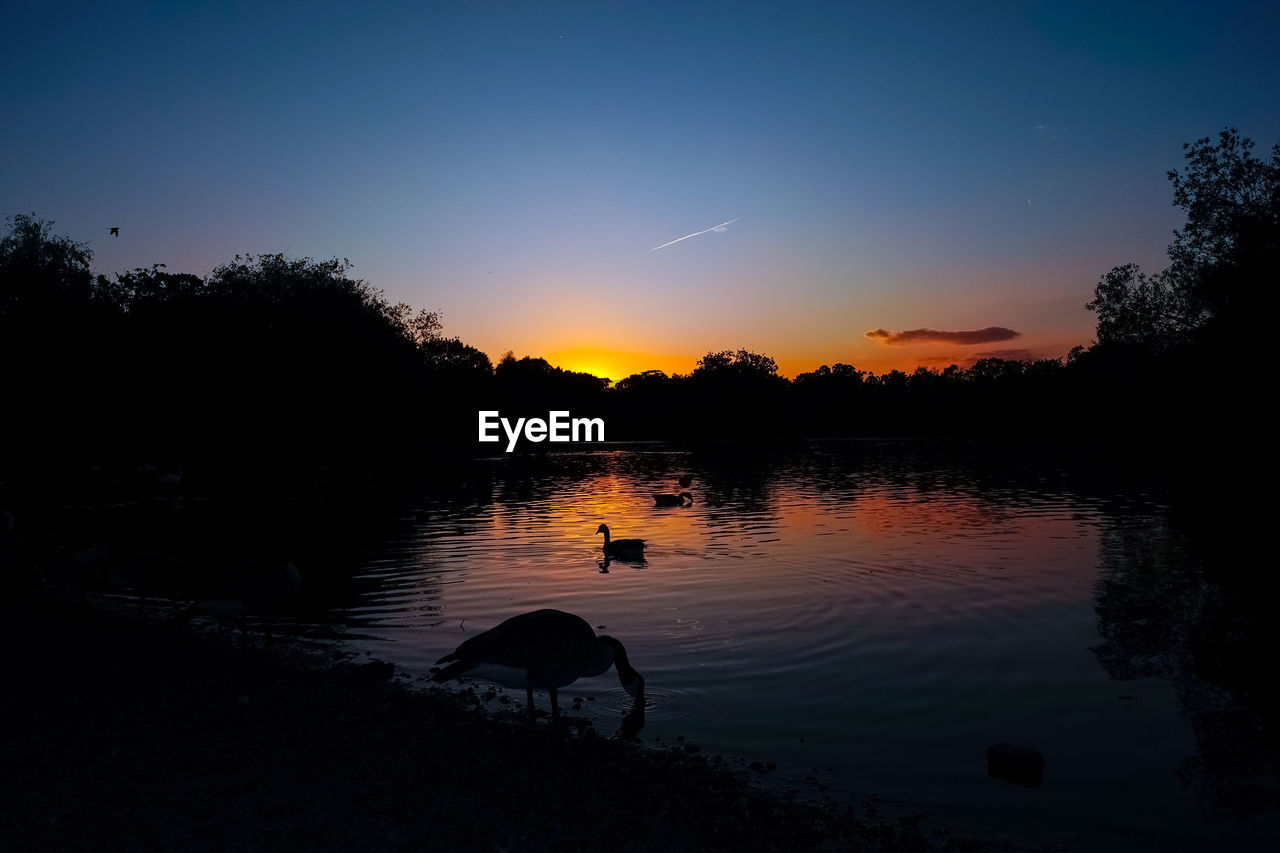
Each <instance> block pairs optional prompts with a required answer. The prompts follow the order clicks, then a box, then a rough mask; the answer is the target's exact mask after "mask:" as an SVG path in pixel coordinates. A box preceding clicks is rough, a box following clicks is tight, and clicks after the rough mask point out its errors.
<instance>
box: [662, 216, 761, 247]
mask: <svg viewBox="0 0 1280 853" xmlns="http://www.w3.org/2000/svg"><path fill="white" fill-rule="evenodd" d="M741 218H742V217H741V216H737V217H734V218H733V219H730V220H729V221H728V222H721V223H720V224H719V225H712V226H711V227H710V228H706V229H704V230H702V231H694V232H693V233H692V234H686V235H684V236H683V237H677V238H676V239H674V240H672V241H671V243H663V244H662V245H661V246H654V247H653V248H652V249H650V250H649V251H650V252H656V251H658V250H659V249H665V248H667V247H668V246H670V245H672V243H679V242H680V241H681V240H688V239H689V238H690V237H697V236H698V235H699V234H706V233H707V232H708V231H723V230H724V227H725V226H726V225H729V224H731V223H734V222H737V221H738V220H739V219H741Z"/></svg>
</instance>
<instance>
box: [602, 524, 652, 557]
mask: <svg viewBox="0 0 1280 853" xmlns="http://www.w3.org/2000/svg"><path fill="white" fill-rule="evenodd" d="M596 533H598V534H599V533H603V534H604V553H605V556H607V557H617V558H618V559H620V560H627V559H637V558H642V557H644V540H643V539H613V540H610V539H609V525H607V524H602V525H600V526H599V527H597V528H596Z"/></svg>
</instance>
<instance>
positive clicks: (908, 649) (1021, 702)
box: [338, 443, 1276, 850]
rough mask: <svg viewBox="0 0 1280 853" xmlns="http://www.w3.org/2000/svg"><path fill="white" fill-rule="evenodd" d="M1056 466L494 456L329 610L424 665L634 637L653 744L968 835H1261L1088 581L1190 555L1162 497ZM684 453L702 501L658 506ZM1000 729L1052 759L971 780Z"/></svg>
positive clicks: (378, 648) (1075, 840)
mask: <svg viewBox="0 0 1280 853" xmlns="http://www.w3.org/2000/svg"><path fill="white" fill-rule="evenodd" d="M1074 467H1075V466H1074V463H1072V462H1069V461H1066V460H1064V459H1060V458H1057V459H1055V458H1052V457H1050V458H1049V459H1048V460H1046V459H1045V458H1043V454H1038V455H1037V459H1036V460H1035V461H1030V462H1029V461H1027V460H1026V459H1025V458H1021V457H1019V456H1018V455H1017V454H1006V453H1001V452H1000V451H999V450H998V449H995V450H993V449H987V450H984V451H976V450H975V449H974V448H973V447H972V446H968V445H941V444H938V445H935V444H928V445H910V444H905V445H904V444H876V443H814V444H811V445H809V446H807V447H804V448H798V449H792V450H787V451H769V452H759V453H744V452H742V451H729V450H726V451H724V452H723V453H715V452H701V453H691V452H686V451H673V450H670V449H668V448H665V447H662V446H643V445H641V446H636V445H630V446H619V447H615V448H612V449H607V450H603V451H601V450H596V451H592V452H583V453H559V454H549V455H546V456H536V457H535V456H501V457H495V458H492V459H489V460H482V461H481V462H480V463H478V464H477V465H475V466H474V467H473V468H470V469H467V470H468V472H469V473H468V474H467V475H466V477H465V478H464V479H463V480H462V481H460V482H458V483H457V484H456V487H455V488H451V489H450V490H449V491H448V492H447V493H436V494H432V495H428V496H425V497H423V498H422V500H421V501H420V502H419V504H418V505H417V506H414V507H411V508H410V509H409V510H408V511H407V512H406V514H405V517H404V518H403V519H402V521H401V522H400V523H399V525H398V528H397V532H396V534H395V535H394V536H393V537H392V539H391V541H389V542H388V543H387V545H386V548H385V549H384V550H383V552H382V553H381V554H380V556H379V557H378V558H377V559H374V560H372V561H370V562H369V563H368V564H367V565H366V566H365V569H364V571H363V572H362V574H361V575H360V577H359V578H358V579H357V584H358V588H359V590H360V593H359V597H358V600H357V601H356V603H355V604H354V605H353V606H351V607H349V608H347V609H345V610H344V611H343V612H342V613H340V614H338V617H339V619H340V621H342V622H343V623H344V624H345V626H346V629H347V630H348V631H350V632H352V633H355V634H358V635H362V636H364V637H366V638H367V639H365V640H363V641H362V643H363V646H364V647H365V648H368V649H370V650H372V651H373V653H374V654H375V655H377V656H379V657H382V658H384V659H387V660H391V661H394V662H396V663H397V664H400V665H401V666H403V667H404V668H406V669H407V670H409V671H410V672H412V673H416V674H425V673H427V672H428V670H429V668H430V667H431V666H432V664H433V663H434V662H435V661H436V659H437V658H439V657H440V656H441V655H443V654H445V653H447V652H449V651H452V650H453V648H454V647H455V646H457V645H458V643H460V642H461V641H462V640H464V639H466V638H467V637H469V636H473V635H474V634H476V633H478V632H480V631H482V630H485V629H487V628H490V627H492V626H494V625H496V624H497V623H498V622H500V621H502V620H503V619H505V618H507V617H508V616H512V615H514V614H517V613H522V612H525V611H528V610H534V609H537V608H541V607H555V608H559V609H561V610H567V611H570V612H573V613H577V614H579V615H581V616H583V617H584V618H585V619H587V621H588V622H590V623H591V624H592V625H594V626H597V629H598V630H600V631H601V632H608V633H610V634H613V635H614V636H616V637H618V638H619V639H621V640H622V641H623V642H624V643H625V644H626V646H627V650H628V653H629V655H630V657H631V660H632V662H633V664H634V665H635V666H636V667H637V668H638V669H639V670H640V671H641V672H642V673H643V674H644V676H645V679H646V684H647V694H648V695H647V702H648V709H647V714H646V727H645V729H644V730H643V732H642V733H641V737H642V738H643V739H644V740H645V741H646V742H649V743H657V742H659V741H661V742H666V743H673V742H675V740H676V738H677V737H678V736H681V735H683V736H684V737H686V738H689V739H692V740H694V741H696V742H698V743H699V744H700V745H701V746H702V747H703V750H704V752H709V753H723V754H724V755H725V756H726V757H735V758H736V757H745V758H746V759H747V760H754V759H759V760H762V761H773V762H776V764H777V770H776V771H774V772H773V773H771V774H770V775H769V778H771V779H773V780H776V781H780V782H781V783H783V784H793V785H795V786H796V787H798V788H800V790H802V791H805V790H814V788H813V785H814V782H813V781H808V782H806V781H805V780H806V777H812V778H813V779H816V780H817V781H818V782H820V783H822V784H823V785H825V786H826V788H827V790H828V791H834V792H836V793H839V794H849V795H852V796H855V797H861V796H863V794H865V793H874V794H876V795H878V796H879V797H880V798H882V799H883V800H884V801H888V802H891V803H896V804H900V805H901V806H903V807H906V808H910V809H926V810H929V811H931V812H933V813H935V814H936V815H938V816H939V817H940V818H942V819H944V820H946V821H947V822H949V823H951V824H952V825H953V826H954V827H955V828H956V829H958V830H963V831H970V832H973V833H983V832H985V833H988V834H992V833H996V834H998V833H1002V832H1009V833H1012V834H1015V835H1017V836H1020V837H1022V838H1024V839H1026V840H1035V841H1039V842H1042V843H1059V844H1066V845H1069V846H1071V847H1073V848H1078V849H1127V850H1133V849H1196V848H1198V847H1212V846H1213V845H1214V844H1215V843H1223V842H1225V843H1231V844H1232V845H1233V846H1236V847H1237V848H1240V847H1251V846H1255V845H1257V846H1261V844H1260V842H1259V839H1260V838H1262V837H1264V836H1265V833H1266V832H1269V831H1274V828H1275V826H1276V823H1275V821H1274V820H1269V819H1261V820H1260V819H1254V820H1251V821H1248V822H1243V823H1241V822H1232V821H1228V822H1210V821H1209V820H1207V819H1206V816H1205V809H1204V807H1203V803H1201V802H1199V801H1198V800H1197V797H1196V796H1195V795H1194V793H1193V791H1192V789H1191V788H1189V787H1187V786H1186V785H1184V783H1183V781H1182V780H1181V779H1180V776H1179V773H1180V770H1181V768H1182V766H1183V764H1184V762H1185V761H1186V759H1187V758H1188V757H1189V756H1191V755H1193V754H1194V753H1195V752H1196V749H1197V744H1196V740H1195V737H1194V735H1193V731H1192V727H1191V725H1190V723H1189V720H1188V718H1187V716H1186V714H1185V713H1184V711H1183V708H1182V706H1181V704H1180V702H1179V699H1178V693H1177V690H1176V688H1175V684H1176V679H1174V678H1168V677H1166V678H1137V679H1133V680H1125V681H1119V680H1114V679H1113V678H1112V677H1111V676H1110V675H1109V674H1108V672H1107V670H1106V669H1105V668H1104V667H1103V665H1102V664H1101V663H1100V662H1099V656H1098V655H1097V654H1096V653H1095V651H1093V648H1094V647H1097V646H1099V644H1101V643H1102V642H1103V637H1102V636H1101V635H1100V633H1099V632H1100V611H1099V610H1098V609H1096V599H1097V596H1098V595H1099V593H1100V592H1101V591H1104V590H1106V589H1108V586H1107V585H1108V584H1120V585H1121V586H1123V583H1124V579H1125V578H1126V577H1127V569H1128V568H1129V564H1130V563H1132V562H1133V561H1135V560H1139V559H1142V560H1148V561H1149V559H1150V555H1151V554H1152V553H1155V554H1157V555H1158V559H1159V560H1160V561H1163V562H1162V564H1161V565H1162V568H1161V570H1162V571H1167V572H1172V573H1174V574H1177V573H1179V572H1182V571H1183V570H1185V569H1186V568H1187V567H1186V566H1181V565H1178V563H1179V561H1183V562H1189V561H1190V559H1191V558H1190V557H1189V556H1187V554H1186V553H1185V551H1184V550H1183V549H1181V547H1180V546H1179V545H1178V543H1177V541H1176V538H1175V537H1173V536H1172V534H1170V532H1169V531H1168V530H1167V529H1166V528H1165V526H1164V523H1163V521H1162V520H1161V519H1162V518H1163V513H1162V509H1163V508H1162V506H1161V504H1160V496H1159V494H1158V493H1157V492H1154V491H1148V490H1146V489H1144V488H1143V487H1141V486H1132V485H1130V486H1125V487H1123V488H1114V487H1111V486H1101V487H1100V486H1098V485H1097V484H1096V483H1092V482H1085V483H1082V482H1081V478H1080V477H1079V476H1078V472H1076V471H1075V470H1073V469H1074ZM685 473H688V474H692V475H693V477H694V483H693V486H692V487H690V489H689V491H691V492H692V493H693V494H694V503H693V505H692V506H690V507H683V508H666V509H659V508H655V506H654V503H653V500H652V497H651V496H652V495H653V494H654V493H655V492H678V491H680V490H681V489H680V488H679V487H678V486H677V484H676V478H677V477H678V476H679V475H681V474H685ZM601 522H605V523H607V524H608V525H609V526H610V528H611V530H612V531H613V534H614V536H615V537H619V538H621V537H641V538H644V539H646V540H647V541H648V547H647V550H646V558H645V561H644V562H643V563H625V562H619V561H613V562H612V563H610V564H608V565H607V566H606V565H604V564H603V562H602V555H601V550H600V545H601V540H602V537H600V536H595V535H593V534H594V532H595V530H596V527H597V525H599V524H600V523H601ZM1135 543H1136V544H1135ZM1166 563H1167V564H1168V565H1165V564H1166ZM509 695H510V696H511V699H512V700H513V701H512V702H511V707H512V708H515V709H522V708H523V702H524V695H523V691H509ZM574 696H581V697H587V696H593V697H595V701H594V702H589V703H587V704H586V705H585V706H584V707H585V708H586V709H587V711H586V712H589V713H590V714H591V715H593V718H594V720H595V725H596V726H597V728H599V729H600V730H601V731H603V732H606V733H608V732H612V731H614V730H615V729H616V727H617V723H618V721H619V719H620V717H621V714H622V713H623V712H624V711H625V709H626V708H627V707H628V703H629V701H630V699H629V697H628V696H627V695H626V694H625V692H624V691H623V690H622V689H621V687H620V686H619V684H618V681H617V678H616V676H615V675H614V674H613V673H612V671H610V673H609V674H607V675H605V676H601V677H599V678H593V679H584V680H582V681H579V682H578V683H576V684H574V685H573V686H571V687H569V688H568V689H566V690H564V691H562V693H561V703H562V706H564V707H566V708H567V707H568V706H569V704H570V703H571V701H572V699H573V697H574ZM537 701H538V702H539V707H540V708H542V709H544V710H545V709H546V707H547V704H546V703H547V698H546V695H545V694H544V693H539V694H538V695H537ZM495 707H499V706H496V705H495ZM997 741H1008V742H1011V743H1015V744H1021V745H1025V746H1029V747H1032V748H1035V749H1037V750H1039V751H1041V752H1042V753H1044V755H1045V756H1046V760H1047V769H1046V773H1045V777H1044V784H1043V787H1042V788H1041V789H1039V790H1031V789H1026V788H1021V787H1017V786H1015V785H1011V784H1009V783H1006V782H1001V781H997V780H992V779H988V778H987V776H986V749H987V747H988V746H989V745H990V744H992V743H995V742H997Z"/></svg>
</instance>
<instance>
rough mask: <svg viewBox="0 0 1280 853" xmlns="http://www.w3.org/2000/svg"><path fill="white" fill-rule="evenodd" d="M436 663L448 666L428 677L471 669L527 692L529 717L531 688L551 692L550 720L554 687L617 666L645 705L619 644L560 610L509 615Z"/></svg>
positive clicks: (555, 715) (554, 712)
mask: <svg viewBox="0 0 1280 853" xmlns="http://www.w3.org/2000/svg"><path fill="white" fill-rule="evenodd" d="M436 663H447V664H448V666H446V667H444V668H443V669H441V670H439V671H438V672H436V673H435V675H434V676H433V678H434V680H435V681H438V682H444V681H449V680H451V679H454V678H457V677H459V676H461V675H466V674H474V675H476V676H479V677H481V678H486V679H490V680H493V681H496V682H498V683H499V684H504V685H506V686H507V687H523V688H524V689H525V691H526V692H527V695H528V699H529V704H528V709H529V717H530V719H532V718H533V716H534V710H533V689H534V688H535V687H537V688H540V689H544V690H546V691H548V692H549V693H550V694H551V720H552V722H555V721H557V720H559V719H560V708H559V706H558V705H557V704H556V692H557V691H558V690H559V689H560V688H561V687H567V686H568V685H570V684H572V683H573V682H575V681H577V680H578V679H579V678H589V677H591V676H593V675H601V674H602V673H604V672H606V671H607V670H608V669H609V667H611V666H612V667H616V668H617V670H618V680H619V681H620V682H621V683H622V687H623V688H624V689H625V690H626V691H627V693H629V694H631V696H632V697H634V698H635V700H636V702H637V703H638V704H639V706H641V707H642V706H643V704H644V677H643V676H642V675H640V673H638V672H636V671H635V669H634V668H633V667H632V666H631V662H630V661H629V660H627V652H626V649H624V648H623V647H622V643H620V642H619V641H618V640H616V639H614V638H613V637H610V636H607V635H603V634H602V635H600V636H596V632H595V631H593V630H592V629H591V626H590V625H588V624H587V621H586V620H585V619H583V618H582V617H580V616H575V615H573V614H572V613H565V612H564V611H563V610H535V611H533V612H531V613H522V614H520V615H519V616H512V617H511V618H510V619H507V620H506V621H505V622H502V623H500V624H498V625H497V626H496V627H493V628H490V629H489V630H488V631H485V632H484V633H483V634H477V635H476V636H474V637H472V638H470V639H469V640H466V641H464V642H463V643H462V645H460V646H458V648H457V649H455V650H454V651H453V652H452V653H450V654H447V655H445V656H444V657H442V658H440V660H438V661H436Z"/></svg>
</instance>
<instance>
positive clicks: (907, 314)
mask: <svg viewBox="0 0 1280 853" xmlns="http://www.w3.org/2000/svg"><path fill="white" fill-rule="evenodd" d="M793 6H794V4H777V3H749V2H739V3H731V4H728V3H726V4H665V3H653V2H649V3H623V2H595V3H552V4H537V3H519V4H517V3H484V2H468V3H462V2H458V3H375V4H367V5H363V6H360V7H357V6H356V5H355V4H325V3H306V4H301V3H299V4H293V3H207V4H198V3H186V4H184V3H129V2H120V3H114V4H109V5H103V4H65V3H41V4H26V5H24V6H23V7H20V8H15V9H11V10H9V11H7V12H6V13H5V19H6V26H5V27H4V28H3V29H2V30H0V72H2V73H0V81H2V82H0V86H3V87H4V91H3V94H4V97H3V99H0V126H3V128H4V133H3V134H0V150H2V153H3V156H2V157H0V214H4V215H11V214H14V213H33V212H34V213H36V214H37V215H39V216H41V217H43V218H46V219H51V220H54V221H55V222H56V225H55V230H56V231H58V232H59V233H63V234H67V235H69V236H71V237H73V238H75V239H77V240H82V241H87V242H89V244H90V245H91V247H92V249H93V250H94V253H95V263H96V265H97V268H98V269H99V271H102V272H108V273H109V272H113V271H124V270H127V269H131V268H133V267H137V266H149V265H150V264H152V263H165V264H167V265H168V267H169V268H170V269H171V270H176V271H182V272H195V273H199V274H204V273H207V272H208V271H209V270H211V269H212V268H213V267H214V266H216V265H217V264H219V263H222V262H225V261H228V260H230V259H231V258H232V257H234V256H235V255H236V254H237V253H241V254H242V253H245V252H252V253H260V252H277V251H281V252H286V253H288V254H291V255H297V256H312V257H316V258H328V257H333V256H337V257H346V258H350V259H351V261H352V262H353V263H354V264H355V268H354V273H355V274H356V275H358V276H360V277H363V278H365V279H366V280H368V281H370V282H371V283H372V284H374V285H375V286H377V287H380V288H382V289H383V290H385V291H386V293H387V295H388V296H389V297H391V298H392V299H394V300H397V301H405V302H409V303H411V304H413V305H415V306H421V307H427V308H432V309H438V310H441V311H443V313H444V320H445V331H446V333H448V334H450V335H457V336H460V337H461V338H462V339H463V340H465V341H467V342H469V343H472V344H473V345H476V346H478V347H480V348H481V349H483V350H485V351H486V352H488V353H490V355H491V356H494V357H497V356H499V355H501V353H502V352H503V351H505V350H508V349H512V350H515V352H516V354H517V355H524V354H530V355H541V356H545V357H548V358H550V359H551V360H552V361H553V362H557V363H561V364H564V366H567V367H573V368H576V369H594V370H596V371H597V372H600V373H605V374H608V375H611V376H612V377H613V378H615V379H616V378H620V377H621V376H623V375H626V373H627V372H631V371H632V370H641V369H645V368H647V367H658V368H662V369H666V370H668V371H671V370H679V371H682V372H683V371H687V370H689V369H691V368H692V367H693V365H694V362H695V361H696V359H697V358H698V357H699V356H700V355H702V354H703V353H705V352H707V351H708V350H720V349H737V348H747V349H752V350H755V351H759V352H765V353H768V354H770V355H772V356H774V357H775V358H776V359H777V360H778V361H779V363H780V364H781V366H782V368H783V372H784V373H787V374H788V375H794V374H795V373H797V372H800V371H803V370H809V369H812V368H814V367H816V366H818V365H819V364H822V363H834V362H836V361H844V362H848V363H853V364H855V365H857V366H859V367H864V368H869V369H874V370H877V371H880V370H883V369H887V368H889V367H893V366H900V367H904V368H908V369H909V368H911V367H913V366H914V365H916V364H920V363H925V364H939V365H941V364H945V363H949V362H950V361H953V360H954V361H959V362H961V363H964V362H965V361H966V360H972V359H973V358H974V357H977V356H979V355H984V354H993V353H997V354H998V353H1005V354H1009V355H1020V356H1054V357H1056V356H1061V355H1063V354H1065V352H1066V350H1067V349H1068V348H1069V347H1070V346H1072V345H1074V344H1077V343H1080V344H1087V343H1089V341H1090V339H1091V337H1092V329H1093V320H1094V318H1093V315H1091V314H1089V313H1088V312H1086V311H1084V310H1083V307H1082V306H1083V304H1084V302H1086V301H1087V300H1088V299H1089V298H1090V296H1091V294H1092V288H1093V285H1094V284H1095V283H1096V281H1097V279H1098V277H1099V276H1100V275H1102V274H1103V273H1105V272H1106V271H1107V270H1108V269H1110V268H1111V267H1112V266H1115V265H1117V264H1121V263H1125V262H1128V261H1138V262H1140V263H1142V264H1143V265H1144V267H1148V268H1156V267H1159V266H1161V265H1162V264H1163V260H1164V258H1163V254H1164V249H1165V247H1166V246H1167V244H1168V243H1169V241H1170V238H1171V232H1172V229H1173V228H1175V227H1177V226H1178V225H1179V224H1180V223H1181V219H1182V217H1181V213H1180V211H1178V210H1177V209H1175V208H1173V207H1172V206H1171V200H1172V195H1171V192H1170V189H1169V185H1168V182H1167V180H1166V178H1165V172H1166V171H1167V170H1169V169H1171V168H1179V167H1180V165H1181V162H1182V156H1181V146H1182V143H1183V142H1187V141H1191V140H1194V139H1197V138H1200V137H1203V136H1211V135H1214V134H1216V133H1217V131H1219V130H1220V129H1222V128H1223V127H1224V126H1228V125H1231V126H1236V127H1239V128H1240V130H1241V132H1242V133H1244V134H1245V135H1247V136H1251V137H1253V138H1254V139H1255V140H1257V141H1258V144H1259V149H1260V152H1261V153H1262V154H1263V155H1264V156H1265V154H1266V151H1267V150H1268V149H1269V148H1270V146H1271V145H1272V144H1273V143H1274V142H1276V141H1280V85H1278V84H1280V59H1277V54H1278V53H1280V52H1277V51H1276V50H1275V49H1274V41H1275V38H1276V35H1277V34H1278V33H1280V26H1277V24H1278V23H1280V20H1278V19H1280V14H1278V12H1277V10H1276V7H1275V5H1274V4H1264V3H1239V4H1214V5H1210V4H1168V3H1159V4H1155V3H1153V4H1103V3H1097V4H1047V3H1045V4H1039V3H1004V4H981V3H978V4H915V5H910V6H898V5H897V4H826V3H823V4H800V5H799V7H798V8H793ZM263 7H265V9H264V8H263ZM734 218H737V219H738V221H736V222H733V223H732V224H730V225H729V226H727V228H726V229H725V230H724V231H723V232H710V233H707V234H702V235H699V236H697V237H693V238H690V239H688V240H684V241H681V242H679V243H677V244H674V245H671V246H669V247H666V248H664V249H661V250H659V251H656V252H651V251H649V250H650V249H651V248H652V247H654V246H657V245H659V244H661V243H665V242H667V241H669V240H673V239H675V238H677V237H680V236H683V235H685V234H690V233H692V232H695V231H700V230H702V229H706V228H709V227H711V226H713V225H715V224H717V223H720V222H724V221H726V220H730V219H734ZM111 226H119V227H120V237H119V238H118V239H116V238H110V237H108V235H107V228H108V227H111ZM989 326H1000V327H1004V328H1010V329H1014V330H1016V331H1018V332H1019V333H1020V334H1019V336H1018V337H1017V338H1015V339H1014V340H1012V341H1003V342H995V343H992V344H991V345H990V346H986V347H984V346H982V345H980V344H979V345H965V346H957V345H955V344H942V343H939V344H927V343H924V344H912V345H886V344H883V343H880V342H878V341H876V340H873V339H870V338H867V337H866V336H865V333H866V332H867V331H869V330H872V329H877V328H883V329H887V330H890V331H893V332H897V331H903V330H910V329H918V328H930V329H938V330H947V331H959V330H973V329H980V328H984V327H989Z"/></svg>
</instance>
